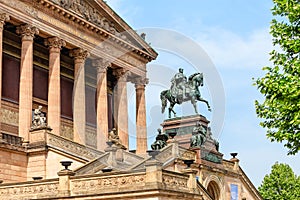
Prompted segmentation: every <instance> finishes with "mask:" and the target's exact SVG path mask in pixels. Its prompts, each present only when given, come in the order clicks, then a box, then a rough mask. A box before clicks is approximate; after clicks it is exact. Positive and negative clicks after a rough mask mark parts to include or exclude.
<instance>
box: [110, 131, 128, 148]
mask: <svg viewBox="0 0 300 200" xmlns="http://www.w3.org/2000/svg"><path fill="white" fill-rule="evenodd" d="M108 141H110V142H112V143H113V144H114V145H116V146H117V147H119V148H121V149H126V147H125V146H124V145H123V144H122V142H121V140H120V138H119V135H118V133H117V130H116V128H113V129H112V130H111V131H109V133H108Z"/></svg>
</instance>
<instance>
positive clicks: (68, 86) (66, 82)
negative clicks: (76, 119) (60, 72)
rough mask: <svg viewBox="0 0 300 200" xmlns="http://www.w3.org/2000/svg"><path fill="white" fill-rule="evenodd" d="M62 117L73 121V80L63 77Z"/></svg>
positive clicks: (61, 82) (61, 81)
mask: <svg viewBox="0 0 300 200" xmlns="http://www.w3.org/2000/svg"><path fill="white" fill-rule="evenodd" d="M60 84H61V87H60V88H61V91H60V93H61V115H62V117H65V118H69V119H73V80H71V79H68V78H65V77H63V76H61V79H60Z"/></svg>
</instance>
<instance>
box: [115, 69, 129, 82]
mask: <svg viewBox="0 0 300 200" xmlns="http://www.w3.org/2000/svg"><path fill="white" fill-rule="evenodd" d="M113 75H114V76H115V77H116V78H117V79H118V81H123V82H126V81H127V78H128V76H129V75H130V71H129V70H127V69H124V68H121V69H116V70H114V71H113Z"/></svg>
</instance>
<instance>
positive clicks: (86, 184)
mask: <svg viewBox="0 0 300 200" xmlns="http://www.w3.org/2000/svg"><path fill="white" fill-rule="evenodd" d="M145 179H146V175H145V174H133V175H131V174H130V175H123V176H115V177H97V178H94V179H86V180H84V179H81V180H72V182H71V190H72V192H73V193H74V194H93V193H98V194H99V191H101V190H105V191H107V190H113V189H117V188H118V189H120V188H122V187H134V186H143V185H144V184H145Z"/></svg>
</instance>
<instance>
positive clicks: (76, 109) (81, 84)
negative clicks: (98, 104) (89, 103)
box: [70, 48, 88, 144]
mask: <svg viewBox="0 0 300 200" xmlns="http://www.w3.org/2000/svg"><path fill="white" fill-rule="evenodd" d="M70 56H71V57H74V77H75V82H74V91H73V94H74V96H73V127H74V141H75V142H78V143H81V144H85V124H86V120H85V119H86V116H85V79H84V77H85V73H84V64H85V60H86V58H87V56H88V52H87V51H85V50H83V49H80V48H77V49H73V50H72V51H71V52H70Z"/></svg>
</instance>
